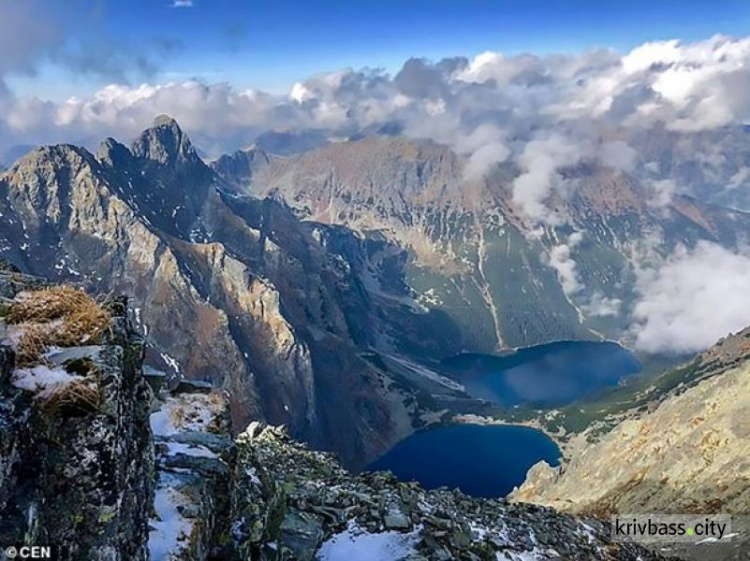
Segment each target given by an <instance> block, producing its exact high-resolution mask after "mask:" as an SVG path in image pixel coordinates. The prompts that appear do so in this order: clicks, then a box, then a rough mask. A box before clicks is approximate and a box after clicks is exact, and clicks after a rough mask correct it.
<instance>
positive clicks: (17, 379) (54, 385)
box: [11, 365, 84, 397]
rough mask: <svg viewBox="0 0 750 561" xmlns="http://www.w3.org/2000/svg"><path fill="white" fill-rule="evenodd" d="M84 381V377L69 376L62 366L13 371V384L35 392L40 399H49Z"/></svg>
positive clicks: (40, 366) (43, 366)
mask: <svg viewBox="0 0 750 561" xmlns="http://www.w3.org/2000/svg"><path fill="white" fill-rule="evenodd" d="M83 380H84V378H83V377H82V376H77V375H74V374H69V373H68V372H66V371H65V369H64V368H63V367H61V366H58V367H55V368H49V367H48V366H45V365H39V366H34V367H33V368H17V369H16V370H14V371H13V375H12V378H11V383H12V384H13V385H14V386H15V387H17V388H21V389H24V390H28V391H32V392H35V393H36V394H37V396H38V397H49V396H51V395H53V394H54V393H55V392H57V391H60V390H61V389H63V388H64V387H65V386H67V385H68V384H72V383H73V382H80V381H83Z"/></svg>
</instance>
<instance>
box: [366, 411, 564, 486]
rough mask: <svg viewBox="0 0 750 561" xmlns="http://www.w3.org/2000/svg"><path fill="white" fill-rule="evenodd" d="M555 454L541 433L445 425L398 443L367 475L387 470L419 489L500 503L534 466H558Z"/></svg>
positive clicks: (508, 427)
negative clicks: (457, 492)
mask: <svg viewBox="0 0 750 561" xmlns="http://www.w3.org/2000/svg"><path fill="white" fill-rule="evenodd" d="M559 459H560V450H559V449H558V447H557V445H556V444H555V443H554V442H552V440H551V439H550V438H549V437H548V436H547V435H546V434H544V433H542V432H540V431H538V430H536V429H532V428H528V427H521V426H514V425H449V426H441V427H436V428H432V429H427V430H423V431H420V432H417V433H415V434H413V435H412V436H410V437H409V438H407V439H405V440H402V441H401V442H399V443H398V444H397V445H396V446H394V447H393V448H392V449H391V450H390V451H389V452H388V453H387V454H386V455H385V456H383V457H382V458H380V459H379V460H376V461H375V462H373V463H372V464H370V466H368V468H367V469H368V470H370V471H375V470H390V471H392V472H393V473H394V474H395V475H396V477H398V478H399V479H400V480H402V481H418V482H419V483H420V484H421V485H422V486H423V487H426V488H428V489H434V488H436V487H450V488H458V489H461V490H462V491H463V492H464V493H466V494H468V495H473V496H475V497H504V496H505V495H507V494H508V493H510V492H511V491H512V490H513V487H515V486H517V485H520V484H521V483H522V482H523V480H524V479H525V478H526V472H527V471H528V469H529V468H530V467H531V466H533V465H534V464H535V463H537V462H538V461H539V460H546V461H547V462H548V463H549V464H550V465H553V466H555V465H558V464H559Z"/></svg>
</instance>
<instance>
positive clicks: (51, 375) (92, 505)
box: [0, 271, 153, 561]
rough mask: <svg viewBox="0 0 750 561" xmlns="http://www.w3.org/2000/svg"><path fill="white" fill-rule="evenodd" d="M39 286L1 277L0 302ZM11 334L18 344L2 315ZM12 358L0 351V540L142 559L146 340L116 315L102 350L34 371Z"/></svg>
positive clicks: (111, 558) (147, 435) (2, 329)
mask: <svg viewBox="0 0 750 561" xmlns="http://www.w3.org/2000/svg"><path fill="white" fill-rule="evenodd" d="M39 284H40V283H39V281H38V279H31V278H29V277H24V276H22V275H20V274H17V273H13V272H7V271H6V272H2V271H0V293H2V295H3V298H10V297H13V296H15V295H16V293H18V292H19V291H21V290H22V289H25V288H31V287H38V285H39ZM5 302H6V303H7V301H5ZM6 311H7V308H6ZM120 311H124V308H121V309H120ZM0 315H2V316H5V314H0ZM9 332H10V333H9ZM6 336H9V337H10V339H11V340H14V341H17V340H16V339H15V338H14V337H15V335H14V332H13V330H12V328H9V326H8V325H6V323H5V320H4V317H0V341H5V342H7V341H8V339H7V338H6ZM92 343H93V342H92ZM16 357H17V353H16V352H14V351H13V350H12V348H11V347H9V346H6V345H5V344H0V427H1V430H0V542H2V543H3V544H5V545H6V546H9V545H14V546H20V545H23V544H27V545H29V544H30V545H50V546H53V547H54V548H55V551H56V555H58V557H56V558H59V559H70V560H73V559H94V560H101V561H104V560H107V561H118V560H121V561H129V560H131V559H145V558H146V543H147V538H148V525H147V519H148V513H149V511H150V509H151V502H152V488H153V483H152V481H153V479H152V466H153V460H152V458H153V451H152V443H151V432H150V430H149V425H148V419H149V391H148V389H147V386H146V383H145V381H144V379H143V377H142V372H141V362H142V358H143V343H142V341H141V340H140V338H139V337H138V336H137V335H135V333H134V332H132V331H131V330H129V329H128V327H127V320H126V318H124V317H122V316H117V315H115V314H113V317H112V319H111V325H110V329H109V331H108V334H107V336H106V337H105V338H104V339H102V340H101V341H98V342H97V344H89V345H87V346H77V347H72V348H66V349H59V350H56V351H54V353H52V352H50V354H49V355H48V356H47V357H46V358H45V359H44V361H43V364H38V365H36V366H27V367H17V366H16V364H15V362H16ZM84 384H85V385H84Z"/></svg>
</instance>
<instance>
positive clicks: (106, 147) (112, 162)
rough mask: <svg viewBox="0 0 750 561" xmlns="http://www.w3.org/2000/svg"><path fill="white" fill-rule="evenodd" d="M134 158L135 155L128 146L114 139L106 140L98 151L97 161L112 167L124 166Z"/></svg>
mask: <svg viewBox="0 0 750 561" xmlns="http://www.w3.org/2000/svg"><path fill="white" fill-rule="evenodd" d="M132 158H133V155H132V154H131V153H130V150H128V148H127V146H125V145H123V144H120V143H119V142H117V141H116V140H115V139H114V138H107V139H106V140H104V142H102V143H101V144H100V145H99V149H98V150H97V151H96V159H97V160H99V161H100V162H101V163H103V164H105V165H107V166H110V167H116V166H118V165H122V164H124V163H125V162H128V161H129V160H131V159H132Z"/></svg>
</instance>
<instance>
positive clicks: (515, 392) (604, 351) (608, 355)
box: [443, 341, 642, 407]
mask: <svg viewBox="0 0 750 561" xmlns="http://www.w3.org/2000/svg"><path fill="white" fill-rule="evenodd" d="M443 366H444V367H445V368H446V369H447V370H448V371H449V372H451V374H452V376H453V377H454V378H455V379H456V380H457V381H458V382H460V383H461V384H463V385H464V387H465V388H466V390H467V392H468V393H469V394H471V395H472V396H474V397H477V398H481V399H485V400H487V401H491V402H493V403H497V404H499V405H503V406H508V407H510V406H514V405H518V404H522V403H528V404H532V405H536V406H540V407H557V406H561V405H566V404H568V403H571V402H573V401H575V400H577V399H580V398H582V397H584V396H585V395H587V394H590V393H592V392H595V391H598V390H601V389H603V388H607V387H613V386H616V385H617V384H618V382H619V381H620V380H622V379H623V378H625V377H627V376H630V375H632V374H636V373H638V372H640V371H641V369H642V366H641V364H640V362H638V359H636V358H635V356H633V355H632V354H631V353H630V351H628V350H627V349H625V348H623V347H621V346H620V345H618V344H616V343H611V342H592V341H562V342H557V343H549V344H546V345H537V346H535V347H529V348H525V349H520V350H518V351H516V352H514V353H512V354H509V355H504V356H497V355H484V354H461V355H457V356H455V357H451V358H448V359H445V360H444V361H443Z"/></svg>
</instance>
